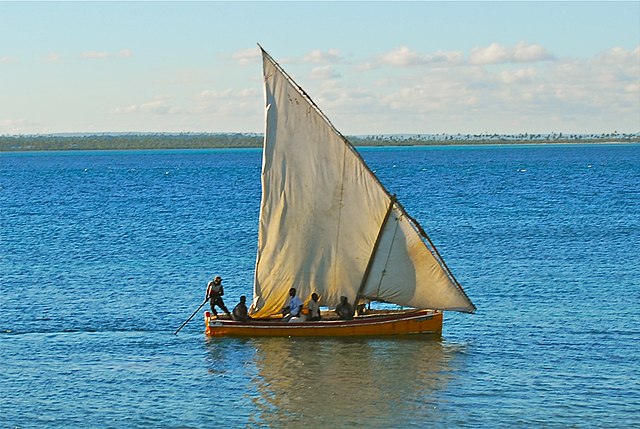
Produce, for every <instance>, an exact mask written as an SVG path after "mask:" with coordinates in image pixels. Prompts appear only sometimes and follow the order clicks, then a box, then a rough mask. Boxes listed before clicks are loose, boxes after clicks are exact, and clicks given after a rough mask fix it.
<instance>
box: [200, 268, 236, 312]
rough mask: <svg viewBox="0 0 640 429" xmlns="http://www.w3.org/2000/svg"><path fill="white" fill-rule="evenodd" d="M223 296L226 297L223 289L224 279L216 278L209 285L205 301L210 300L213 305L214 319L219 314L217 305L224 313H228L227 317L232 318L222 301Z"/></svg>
mask: <svg viewBox="0 0 640 429" xmlns="http://www.w3.org/2000/svg"><path fill="white" fill-rule="evenodd" d="M222 295H224V288H223V287H222V277H220V276H216V278H215V279H214V280H212V281H210V282H209V284H208V285H207V295H206V296H205V300H209V304H210V305H211V313H212V314H213V316H214V317H218V312H217V311H216V309H215V308H214V307H215V306H216V305H217V306H218V307H220V309H221V310H222V311H224V312H225V313H227V317H229V318H231V314H230V313H229V310H228V309H227V307H226V306H225V305H224V301H222Z"/></svg>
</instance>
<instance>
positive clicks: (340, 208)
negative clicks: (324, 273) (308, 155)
mask: <svg viewBox="0 0 640 429" xmlns="http://www.w3.org/2000/svg"><path fill="white" fill-rule="evenodd" d="M346 159H347V152H346V150H343V151H342V180H340V198H339V199H338V204H339V207H338V226H337V228H336V249H339V248H340V229H341V227H342V208H343V204H342V201H343V199H344V174H345V170H346V168H345V164H346V162H347V161H346ZM338 254H339V252H338V251H336V252H335V254H334V257H333V258H334V259H333V267H334V269H333V287H334V288H335V287H336V283H337V277H338Z"/></svg>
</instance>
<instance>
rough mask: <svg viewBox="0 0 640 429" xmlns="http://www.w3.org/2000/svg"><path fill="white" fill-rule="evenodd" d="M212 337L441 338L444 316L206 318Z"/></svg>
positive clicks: (425, 312) (419, 312)
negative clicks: (285, 319)
mask: <svg viewBox="0 0 640 429" xmlns="http://www.w3.org/2000/svg"><path fill="white" fill-rule="evenodd" d="M205 325H206V331H205V334H206V335H208V336H211V337H219V336H232V337H358V336H379V335H380V336H382V335H406V334H425V333H430V334H438V335H439V334H441V333H442V312H434V311H431V310H412V311H406V312H399V313H395V314H385V315H375V316H364V317H356V318H354V319H353V320H323V321H318V322H296V323H290V322H289V323H287V322H282V321H279V320H255V321H253V320H252V321H249V322H235V321H232V320H220V319H213V318H207V317H206V318H205Z"/></svg>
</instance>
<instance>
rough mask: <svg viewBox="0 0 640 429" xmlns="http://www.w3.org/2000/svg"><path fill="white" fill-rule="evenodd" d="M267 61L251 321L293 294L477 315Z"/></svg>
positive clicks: (339, 140)
mask: <svg viewBox="0 0 640 429" xmlns="http://www.w3.org/2000/svg"><path fill="white" fill-rule="evenodd" d="M262 56H263V68H264V83H265V102H266V131H265V136H264V151H263V163H262V201H261V204H260V224H259V229H258V254H257V259H256V269H255V279H254V300H253V305H252V315H253V316H254V317H265V316H269V315H272V314H275V313H277V312H279V310H280V309H281V307H282V306H283V304H284V303H285V302H286V300H287V297H288V291H289V288H291V287H294V288H296V289H297V291H298V296H300V297H301V298H302V299H303V300H305V299H307V298H308V297H309V295H310V294H311V293H312V292H316V293H318V295H320V297H321V303H322V304H323V305H328V306H335V305H336V304H337V303H338V302H339V300H340V296H342V295H344V296H346V297H348V299H349V301H350V302H354V299H355V298H356V296H358V297H365V298H367V299H373V300H381V301H387V302H392V303H396V304H399V305H402V306H411V307H416V308H431V309H440V310H456V311H465V312H473V311H474V310H475V307H474V306H473V304H472V303H471V301H470V300H469V299H468V297H467V296H466V294H465V293H464V291H463V290H462V288H461V287H460V286H459V285H458V283H457V282H456V281H455V278H453V276H452V275H451V273H450V272H449V270H448V269H447V267H446V265H444V263H443V262H442V260H441V258H440V257H439V255H438V254H437V252H436V250H435V248H433V247H432V246H428V245H427V242H425V239H426V240H428V239H427V238H426V236H425V239H423V237H422V236H421V235H420V233H419V230H420V229H419V226H418V225H417V224H415V221H413V219H411V218H410V217H409V216H408V215H407V214H406V213H405V211H404V209H403V208H402V207H401V206H400V205H399V204H398V203H396V202H395V200H394V199H393V198H392V196H390V195H389V193H388V192H387V191H386V189H385V188H384V187H383V186H382V185H381V183H380V182H379V180H378V179H377V178H376V177H375V175H374V174H373V173H372V172H371V170H370V169H369V168H368V167H367V165H366V164H365V163H364V161H363V160H362V158H361V157H360V155H359V154H358V153H357V151H356V150H355V148H354V147H353V146H352V145H351V144H350V143H349V142H348V141H347V140H346V139H345V138H344V137H343V136H342V135H341V134H340V133H339V132H338V131H337V130H336V129H335V128H334V127H333V125H332V124H331V123H330V122H329V120H328V119H327V118H326V117H325V116H324V114H322V112H321V111H320V110H319V109H318V108H317V106H316V105H315V104H314V103H313V102H312V101H311V99H310V98H309V97H308V96H307V95H306V94H305V93H304V91H303V90H302V89H301V88H300V87H299V86H298V85H297V84H296V83H295V82H294V81H293V80H292V79H291V78H290V77H289V76H288V75H287V74H286V73H285V72H284V71H283V70H282V69H281V68H280V66H279V65H278V64H276V63H275V61H274V60H273V59H272V58H271V57H270V56H269V55H268V54H267V53H266V52H265V51H264V50H262ZM392 201H393V202H392ZM390 207H392V210H391V212H390V215H389V216H387V213H388V212H389V208H390ZM385 219H386V221H385ZM383 223H384V225H383ZM374 249H375V252H374ZM365 274H368V275H367V276H366V279H365ZM363 279H365V280H363Z"/></svg>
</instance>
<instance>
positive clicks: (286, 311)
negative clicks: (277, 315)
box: [282, 288, 302, 322]
mask: <svg viewBox="0 0 640 429" xmlns="http://www.w3.org/2000/svg"><path fill="white" fill-rule="evenodd" d="M301 311H302V301H301V300H300V298H298V297H297V296H296V289H295V288H291V289H289V302H288V303H287V305H286V306H284V307H283V308H282V321H283V322H288V321H289V320H291V318H293V317H295V318H299V317H300V312H301Z"/></svg>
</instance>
